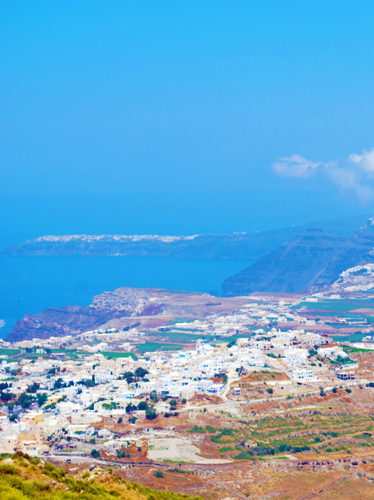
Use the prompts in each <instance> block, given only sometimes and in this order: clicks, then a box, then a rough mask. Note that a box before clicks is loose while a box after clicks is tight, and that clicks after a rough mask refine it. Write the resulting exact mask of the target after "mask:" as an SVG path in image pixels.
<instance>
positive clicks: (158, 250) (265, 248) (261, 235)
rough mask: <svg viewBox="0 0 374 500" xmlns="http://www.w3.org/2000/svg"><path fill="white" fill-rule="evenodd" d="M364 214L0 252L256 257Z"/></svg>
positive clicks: (354, 223)
mask: <svg viewBox="0 0 374 500" xmlns="http://www.w3.org/2000/svg"><path fill="white" fill-rule="evenodd" d="M366 220H367V216H366V215H365V216H357V217H348V218H340V219H333V220H330V221H319V222H311V223H308V224H304V225H301V226H292V227H287V228H281V229H275V230H272V231H256V232H236V233H229V234H195V235H191V236H168V235H166V236H160V235H87V234H80V235H61V236H58V235H47V236H41V237H38V238H34V239H31V240H28V241H25V242H24V243H21V244H18V245H13V246H10V247H8V248H6V249H5V250H3V251H2V253H1V255H2V256H70V255H87V256H88V255H93V256H135V257H173V258H200V259H247V260H251V261H254V260H257V259H260V258H261V257H263V256H264V255H266V254H267V253H269V252H272V251H274V250H276V249H277V248H278V247H279V246H281V245H283V244H284V243H286V242H288V241H290V240H292V239H293V238H295V237H297V236H298V235H301V234H303V233H304V232H305V231H306V230H307V229H310V228H314V227H318V228H320V229H321V230H323V231H324V232H326V233H329V234H335V235H337V236H344V237H347V236H351V235H352V234H353V233H354V232H356V231H357V230H358V229H359V228H360V227H361V226H362V225H364V224H365V222H366Z"/></svg>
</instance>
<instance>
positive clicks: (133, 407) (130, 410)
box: [125, 403, 136, 413]
mask: <svg viewBox="0 0 374 500" xmlns="http://www.w3.org/2000/svg"><path fill="white" fill-rule="evenodd" d="M125 410H126V413H132V412H133V411H135V410H136V406H135V405H133V404H132V403H129V404H128V405H127V406H126V408H125Z"/></svg>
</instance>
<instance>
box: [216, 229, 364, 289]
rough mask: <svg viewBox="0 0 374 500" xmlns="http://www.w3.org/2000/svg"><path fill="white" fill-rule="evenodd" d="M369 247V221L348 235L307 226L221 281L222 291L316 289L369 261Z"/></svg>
mask: <svg viewBox="0 0 374 500" xmlns="http://www.w3.org/2000/svg"><path fill="white" fill-rule="evenodd" d="M373 248H374V226H373V223H372V220H369V222H368V224H367V225H366V226H365V227H364V228H362V229H360V230H359V231H358V232H357V233H355V234H354V235H353V236H352V237H350V238H345V237H341V236H334V235H327V234H324V233H323V232H322V231H321V230H319V229H310V230H307V231H306V232H305V233H303V234H302V235H301V236H297V237H296V238H293V239H292V240H291V241H289V242H288V243H285V244H284V245H282V246H280V247H279V248H278V249H276V250H275V251H273V252H270V253H268V254H267V255H265V256H264V257H262V258H261V259H260V260H258V261H257V262H255V263H254V264H253V265H251V266H249V267H248V268H246V269H244V270H243V271H241V272H240V273H238V274H236V275H234V276H231V277H230V278H228V279H227V280H225V281H224V283H223V285H222V291H223V294H224V295H226V296H235V295H248V294H250V293H253V292H279V293H282V292H283V293H298V292H303V291H306V290H318V289H321V288H323V287H325V286H327V285H329V284H331V283H332V282H334V281H335V280H337V279H338V277H339V275H340V274H341V273H342V272H343V271H344V270H346V269H349V268H351V267H354V266H356V265H359V264H367V263H370V262H373V261H374V257H373Z"/></svg>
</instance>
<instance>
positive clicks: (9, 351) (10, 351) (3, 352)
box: [0, 349, 21, 356]
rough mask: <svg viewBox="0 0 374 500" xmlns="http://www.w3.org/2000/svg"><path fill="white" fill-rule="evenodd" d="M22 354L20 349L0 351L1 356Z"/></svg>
mask: <svg viewBox="0 0 374 500" xmlns="http://www.w3.org/2000/svg"><path fill="white" fill-rule="evenodd" d="M20 352H21V351H20V349H0V356H15V355H16V354H19V353H20Z"/></svg>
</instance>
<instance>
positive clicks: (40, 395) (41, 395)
mask: <svg viewBox="0 0 374 500" xmlns="http://www.w3.org/2000/svg"><path fill="white" fill-rule="evenodd" d="M47 399H48V396H47V394H46V393H45V392H38V394H37V395H36V401H37V403H38V405H39V406H43V405H44V403H46V401H47Z"/></svg>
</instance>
